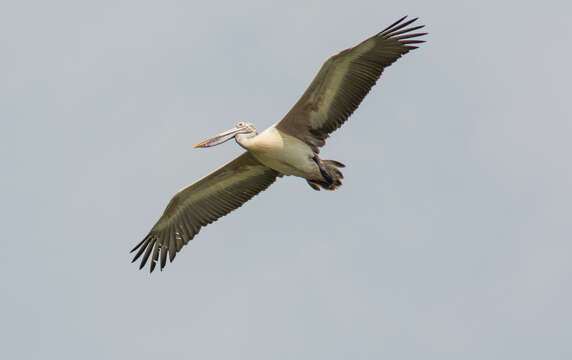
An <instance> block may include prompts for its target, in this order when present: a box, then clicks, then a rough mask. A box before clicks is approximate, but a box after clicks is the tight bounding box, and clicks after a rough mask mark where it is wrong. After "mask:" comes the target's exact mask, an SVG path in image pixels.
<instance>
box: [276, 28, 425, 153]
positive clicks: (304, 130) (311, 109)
mask: <svg viewBox="0 0 572 360" xmlns="http://www.w3.org/2000/svg"><path fill="white" fill-rule="evenodd" d="M404 20H405V17H403V18H401V19H399V20H398V21H396V22H395V23H394V24H392V25H391V26H389V27H388V28H386V29H385V30H383V31H381V32H380V33H378V34H376V35H374V36H372V37H370V38H369V39H367V40H365V41H363V42H361V43H360V44H358V45H356V46H354V47H352V48H349V49H347V50H344V51H342V52H340V53H339V54H337V55H334V56H332V57H331V58H329V59H328V60H327V61H326V62H325V63H324V65H322V68H321V69H320V71H319V72H318V75H316V77H315V78H314V80H313V81H312V83H311V84H310V86H309V87H308V89H307V90H306V91H305V92H304V94H303V95H302V97H301V98H300V100H298V102H297V103H296V104H295V105H294V107H293V108H292V109H291V110H290V111H289V112H288V114H286V116H285V117H284V118H283V119H282V120H280V122H278V123H277V124H276V128H277V129H279V130H281V131H284V132H285V133H288V134H290V135H292V136H295V137H297V138H299V139H300V140H302V141H305V142H306V143H307V144H308V145H310V146H312V148H313V149H314V151H315V152H316V153H317V152H318V151H319V147H321V146H323V145H324V144H325V140H326V138H327V137H328V136H329V134H330V133H332V132H333V131H334V130H336V129H337V128H339V127H340V126H341V125H342V124H343V123H344V122H345V121H346V120H347V119H348V117H350V115H351V114H352V113H353V112H354V110H355V109H357V107H358V106H359V104H360V103H361V101H362V100H363V98H364V97H365V96H366V95H367V93H368V92H369V90H370V89H371V88H372V86H373V85H375V83H376V81H377V79H379V77H380V76H381V73H382V71H383V69H384V68H385V67H387V66H389V65H391V64H392V63H393V62H394V61H395V60H397V59H399V58H400V57H401V55H403V54H406V53H407V52H409V50H412V49H416V48H417V47H416V46H414V45H413V44H417V43H422V42H424V41H423V40H419V39H418V38H419V37H420V36H423V35H426V33H411V32H412V31H415V30H418V29H421V28H422V27H423V25H421V26H414V27H409V28H405V27H406V26H408V25H410V24H411V23H413V22H414V21H415V20H417V18H415V19H412V20H409V21H406V22H403V21H404ZM403 28H405V29H403Z"/></svg>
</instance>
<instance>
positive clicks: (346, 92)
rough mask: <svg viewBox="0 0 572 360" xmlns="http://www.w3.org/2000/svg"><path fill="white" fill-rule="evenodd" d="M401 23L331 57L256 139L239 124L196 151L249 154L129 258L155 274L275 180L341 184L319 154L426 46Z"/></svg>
mask: <svg viewBox="0 0 572 360" xmlns="http://www.w3.org/2000/svg"><path fill="white" fill-rule="evenodd" d="M406 18H407V17H406V16H405V17H403V18H401V19H399V20H397V21H396V22H395V23H393V24H391V25H390V26H388V27H387V28H385V29H384V30H382V31H381V32H379V33H377V34H375V35H374V36H372V37H370V38H368V39H366V40H365V41H363V42H361V43H359V44H358V45H356V46H354V47H352V48H349V49H346V50H344V51H342V52H340V53H338V54H336V55H334V56H332V57H330V58H329V59H328V60H327V61H326V62H325V63H324V64H323V65H322V67H321V69H320V71H319V72H318V74H317V75H316V77H315V78H314V80H313V81H312V83H311V84H310V86H309V87H308V89H306V91H305V92H304V94H302V97H301V98H300V99H299V100H298V102H297V103H296V104H295V105H294V107H293V108H292V109H291V110H290V111H289V112H288V113H287V114H286V116H284V118H283V119H282V120H280V121H279V122H278V123H276V124H274V125H273V126H271V127H269V128H268V129H266V130H264V131H263V132H261V133H259V132H258V131H257V130H256V128H255V127H254V125H253V124H251V123H247V122H239V123H238V124H236V126H235V127H233V128H232V129H230V130H227V131H225V132H223V133H220V134H218V135H216V136H213V137H211V138H209V139H206V140H205V141H202V142H200V143H198V144H197V145H195V146H194V147H195V148H206V147H211V146H215V145H219V144H222V143H224V142H226V141H228V140H230V139H233V138H234V139H235V141H236V142H237V143H238V145H240V146H241V147H243V148H244V149H245V150H246V151H245V152H244V153H243V154H242V155H240V156H239V157H237V158H236V159H234V160H232V161H231V162H229V163H228V164H226V165H224V166H223V167H221V168H219V169H218V170H216V171H214V172H213V173H211V174H209V175H207V176H206V177H204V178H202V179H200V180H198V181H196V182H194V183H193V184H191V185H189V186H187V187H185V188H183V189H182V190H180V191H179V192H177V193H176V194H175V196H173V198H172V199H171V201H170V202H169V204H168V205H167V208H166V209H165V211H164V212H163V215H162V216H161V217H160V218H159V220H158V221H157V223H156V224H155V226H153V228H152V229H151V231H150V232H149V234H148V235H147V236H146V237H145V238H144V239H143V240H142V241H141V242H140V243H139V244H137V246H135V248H133V250H131V252H135V251H137V253H136V254H135V256H134V258H133V262H134V261H136V260H137V259H138V258H139V257H141V256H143V257H142V260H141V265H140V267H139V269H142V268H143V267H144V266H145V264H146V263H147V260H148V259H149V258H151V265H150V272H152V271H153V270H154V269H155V266H156V264H157V263H159V262H160V267H161V270H163V268H164V267H165V264H166V263H167V256H168V257H169V261H171V262H172V261H173V259H174V258H175V256H176V255H177V253H178V252H179V251H181V249H182V248H183V246H184V245H186V244H187V243H188V242H189V241H190V240H191V239H193V237H194V236H195V235H196V234H197V233H198V232H199V230H200V229H201V227H203V226H206V225H207V224H210V223H212V222H214V221H216V220H217V219H218V218H220V217H222V216H224V215H226V214H228V213H229V212H231V211H233V210H234V209H237V208H239V207H240V206H242V205H243V204H244V203H245V202H247V201H248V200H250V199H251V198H252V197H253V196H255V195H257V194H258V193H260V192H261V191H263V190H265V189H266V188H268V187H269V186H270V185H271V184H272V183H273V182H274V181H275V180H276V178H277V177H281V176H284V175H293V176H298V177H301V178H304V179H306V181H307V182H308V184H309V185H310V187H311V188H312V189H314V190H320V189H325V190H335V189H337V188H338V187H340V186H341V185H342V182H341V180H342V179H343V175H342V172H341V171H340V168H343V167H344V165H343V164H342V163H340V162H338V161H335V160H324V159H322V158H320V157H319V156H318V154H319V152H320V148H321V147H322V146H324V145H325V143H326V139H327V138H328V136H329V135H330V133H332V132H333V131H334V130H336V129H338V128H339V127H340V126H341V125H342V124H343V123H344V122H345V121H346V120H347V119H348V117H349V116H350V115H351V114H352V113H353V112H354V110H355V109H357V107H358V106H359V104H360V103H361V101H362V100H363V98H364V97H365V96H366V95H367V93H368V92H369V91H370V89H371V88H372V87H373V85H375V83H376V81H377V80H378V79H379V77H380V76H381V73H382V72H383V69H385V68H386V67H387V66H389V65H391V64H392V63H393V62H394V61H395V60H397V59H398V58H400V57H401V56H402V55H404V54H406V53H407V52H409V51H410V50H413V49H416V48H417V46H415V44H419V43H422V42H424V41H423V40H420V37H421V36H423V35H426V34H427V33H415V32H414V31H415V30H418V29H421V28H423V27H424V26H423V25H420V26H411V27H408V26H409V25H411V24H412V23H413V22H415V21H416V20H417V18H414V19H411V20H407V21H405V20H406Z"/></svg>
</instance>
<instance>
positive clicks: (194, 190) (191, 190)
mask: <svg viewBox="0 0 572 360" xmlns="http://www.w3.org/2000/svg"><path fill="white" fill-rule="evenodd" d="M276 176H278V173H277V172H276V171H275V170H273V169H270V168H269V167H266V166H264V165H262V164H261V163H260V162H258V160H256V159H255V158H254V157H252V155H250V153H248V152H245V153H244V154H242V155H240V156H239V157H237V158H236V159H234V160H233V161H231V162H229V163H228V164H226V165H225V166H223V167H221V168H220V169H218V170H216V171H215V172H213V173H211V174H210V175H208V176H206V177H204V178H202V179H200V180H198V181H197V182H195V183H193V184H191V185H189V186H187V187H186V188H184V189H182V190H180V191H179V192H178V193H176V194H175V196H173V198H172V199H171V201H170V202H169V205H167V208H166V209H165V211H164V212H163V215H162V216H161V218H160V219H159V221H157V223H156V224H155V226H153V228H152V229H151V231H150V232H149V234H148V235H147V236H146V237H145V238H144V239H143V241H141V242H140V243H139V244H138V245H137V246H135V248H133V250H131V252H134V251H136V250H137V249H139V251H138V252H137V254H135V257H134V258H133V261H136V260H137V259H138V258H139V257H140V256H141V255H143V258H142V260H141V266H140V267H139V268H140V269H141V268H143V267H144V266H145V263H146V262H147V260H148V259H149V257H150V256H151V254H152V259H151V267H150V271H153V270H154V269H155V265H156V264H157V262H158V260H159V257H160V258H161V270H162V269H163V268H164V267H165V264H166V262H167V253H168V254H169V259H170V261H173V259H174V258H175V255H176V254H177V253H178V252H179V251H181V248H182V247H183V246H184V245H186V244H187V243H188V242H189V241H190V240H191V239H192V238H193V237H194V236H195V235H196V234H197V233H198V232H199V230H200V229H201V227H203V226H205V225H207V224H210V223H212V222H214V221H216V220H217V219H218V218H220V217H222V216H224V215H226V214H228V213H229V212H231V211H232V210H234V209H237V208H239V207H240V206H242V204H244V203H245V202H247V201H248V200H250V199H251V198H252V197H253V196H254V195H256V194H258V193H259V192H261V191H263V190H265V189H266V188H267V187H268V186H270V185H271V184H272V183H273V182H274V181H275V180H276Z"/></svg>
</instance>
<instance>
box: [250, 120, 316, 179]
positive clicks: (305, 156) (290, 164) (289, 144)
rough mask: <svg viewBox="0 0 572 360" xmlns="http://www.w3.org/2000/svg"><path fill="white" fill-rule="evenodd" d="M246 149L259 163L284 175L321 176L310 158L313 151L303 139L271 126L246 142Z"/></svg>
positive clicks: (312, 155) (308, 177) (313, 177)
mask: <svg viewBox="0 0 572 360" xmlns="http://www.w3.org/2000/svg"><path fill="white" fill-rule="evenodd" d="M246 148H247V149H248V151H250V153H251V154H252V155H253V156H254V157H255V158H256V159H257V160H258V161H260V162H261V163H263V164H264V165H266V166H268V167H269V168H272V169H274V170H276V171H279V172H281V173H282V174H285V175H294V176H300V177H303V178H306V179H319V178H321V174H320V170H319V169H318V166H317V165H316V163H315V162H314V160H313V159H312V158H313V157H314V152H313V151H312V149H311V148H310V147H309V146H308V145H306V143H304V142H303V141H301V140H299V139H297V138H295V137H293V136H290V135H287V134H284V133H282V132H280V131H279V130H276V128H274V127H271V128H268V129H266V130H265V131H264V132H262V133H260V134H259V135H257V136H256V137H254V138H253V139H252V140H250V141H249V142H248V144H247V147H246Z"/></svg>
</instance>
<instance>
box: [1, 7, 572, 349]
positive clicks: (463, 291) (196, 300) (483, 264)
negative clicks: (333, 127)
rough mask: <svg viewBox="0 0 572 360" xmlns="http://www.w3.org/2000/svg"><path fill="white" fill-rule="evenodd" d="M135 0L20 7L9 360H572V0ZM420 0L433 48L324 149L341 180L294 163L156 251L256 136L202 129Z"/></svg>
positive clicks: (6, 60)
mask: <svg viewBox="0 0 572 360" xmlns="http://www.w3.org/2000/svg"><path fill="white" fill-rule="evenodd" d="M10 3H11V4H10ZM118 3H120V2H118V1H108V2H106V1H99V2H92V4H88V3H87V2H76V1H49V2H46V1H36V2H34V1H29V2H23V1H22V2H16V1H13V2H9V3H8V4H7V3H6V2H3V4H2V5H0V44H1V45H2V46H1V50H0V51H1V54H2V55H1V56H0V119H1V122H2V127H1V129H2V131H0V147H1V148H0V150H1V151H0V157H1V164H2V176H1V177H0V184H1V185H2V202H1V205H0V211H1V212H2V219H3V220H2V224H3V234H2V238H3V240H2V241H1V242H0V258H1V260H0V274H2V275H1V280H0V290H1V297H0V309H1V310H0V315H1V321H0V339H2V340H1V344H2V346H1V348H2V354H3V357H4V358H6V359H126V358H136V359H142V360H144V359H156V358H157V356H164V357H165V358H167V357H169V358H173V359H356V358H357V359H361V358H363V359H381V358H386V359H439V360H442V359H460V358H461V359H564V358H571V357H572V345H571V342H570V334H572V307H571V299H572V262H571V260H570V258H571V254H572V242H571V240H572V229H571V227H572V226H571V223H572V221H571V214H572V205H571V204H572V165H571V164H572V161H571V160H570V157H571V154H572V142H571V139H572V116H571V111H570V105H569V102H570V100H571V94H572V70H571V64H572V46H571V44H572V25H571V24H570V20H571V17H570V14H572V2H570V1H564V0H562V1H556V0H555V1H488V0H484V1H478V2H475V1H472V2H470V3H469V2H463V1H431V2H429V1H397V2H396V1H347V0H344V1H329V2H326V1H309V0H305V1H288V2H287V1H280V2H276V3H272V2H269V1H241V2H235V1H229V2H215V1H212V2H210V3H209V4H208V5H205V3H206V2H183V1H177V2H175V1H172V2H169V1H164V2H142V1H131V2H129V1H124V2H121V5H118ZM158 4H161V5H158ZM403 15H410V16H419V17H420V22H421V23H423V24H426V25H427V28H426V30H427V31H428V32H429V33H430V35H429V36H427V41H428V42H427V43H425V44H423V45H422V46H421V48H420V49H419V50H416V51H414V52H411V53H409V54H407V55H405V56H404V57H403V58H401V59H400V60H398V61H397V62H396V63H395V64H394V65H392V66H391V67H390V68H388V69H386V71H385V72H384V75H383V77H382V78H381V80H380V81H379V82H378V84H377V85H376V87H375V88H374V89H373V90H372V91H371V92H370V94H369V95H368V96H367V97H366V99H365V101H364V102H363V103H362V105H361V107H360V108H359V109H358V110H357V111H356V112H355V114H354V115H353V116H352V117H351V118H350V120H349V121H348V122H347V123H346V124H345V125H344V126H343V127H342V128H341V129H340V130H338V131H337V132H336V133H335V134H334V135H333V136H332V137H331V138H330V139H329V140H328V143H327V145H326V147H325V148H323V149H322V152H321V155H322V156H323V157H324V158H326V159H335V160H338V161H341V162H343V163H345V164H346V165H347V168H346V169H344V175H345V179H344V185H343V186H342V187H341V188H340V189H339V190H337V191H335V192H326V191H321V192H315V191H313V190H312V189H310V187H309V186H308V185H307V184H306V182H305V181H303V180H301V179H298V178H292V177H290V178H283V179H280V180H279V181H277V182H276V183H275V184H274V185H272V187H271V188H270V189H269V190H267V191H266V192H264V193H263V194H261V195H260V196H258V197H256V198H254V199H253V200H252V201H251V202H249V203H247V204H246V205H245V206H244V207H242V208H240V209H239V210H237V211H236V212H233V213H232V214H230V215H229V216H227V217H224V218H223V219H221V220H219V221H218V222H216V223H215V224H214V225H210V226H207V227H206V228H204V229H203V230H202V231H201V232H200V233H199V234H198V235H197V237H196V238H195V239H194V240H193V241H192V242H191V243H190V245H188V246H186V247H185V248H184V249H183V251H182V252H181V253H180V254H179V255H178V256H177V259H176V260H175V261H174V262H173V263H172V264H169V265H168V266H167V268H166V269H165V271H163V272H158V271H156V272H155V273H153V274H152V275H149V273H148V271H147V269H146V270H145V271H137V266H136V264H131V263H130V260H131V256H130V255H129V253H128V252H129V250H130V249H131V248H132V247H133V246H134V245H135V244H136V243H137V242H139V241H140V240H141V239H142V237H144V236H145V235H146V234H147V232H148V231H149V229H150V228H151V226H152V225H153V224H154V223H155V221H156V220H157V219H158V217H159V216H160V215H161V213H162V211H163V209H164V207H165V205H166V204H167V202H168V201H169V199H170V198H171V196H172V195H173V194H174V193H175V192H176V191H177V190H178V189H180V188H181V187H183V186H185V185H187V184H189V183H191V182H193V181H195V180H196V179H198V178H200V177H202V176H204V175H206V174H208V173H209V172H210V171H212V170H213V169H215V168H217V167H219V166H220V165H222V164H224V163H225V162H227V161H229V160H230V159H232V158H233V157H234V156H236V155H238V154H240V153H241V151H242V149H240V148H239V146H237V145H236V144H235V143H234V142H229V143H227V144H224V145H221V146H219V147H215V148H211V149H206V150H205V149H201V150H196V149H193V148H192V145H193V144H195V143H197V142H198V141H201V140H203V139H204V138H206V137H209V136H211V135H214V134H217V133H219V132H221V131H223V130H226V129H228V128H230V127H232V126H233V125H234V124H235V123H236V122H238V121H250V122H253V123H254V124H255V125H256V126H257V127H258V129H259V130H263V129H264V128H266V127H268V126H270V125H272V124H273V123H274V122H276V121H278V120H280V119H281V118H282V116H283V115H284V114H285V113H286V112H287V111H288V110H289V109H290V107H291V106H292V105H293V104H294V103H295V102H296V100H297V99H298V97H299V96H300V95H301V93H302V92H303V90H304V89H305V88H306V87H307V85H308V84H309V83H310V81H311V80H312V78H313V76H314V75H315V74H316V72H317V71H318V69H319V67H320V66H321V64H322V63H323V61H324V60H326V59H327V58H328V57H329V56H330V55H332V54H334V53H337V52H338V51H341V50H343V49H345V48H348V47H350V46H353V45H355V44H356V43H358V42H360V41H361V40H363V39H365V38H366V37H368V36H370V35H372V34H374V33H376V32H378V31H379V30H381V29H383V28H385V27H386V26H387V25H389V24H390V23H392V22H393V21H395V20H396V19H398V18H399V17H401V16H403Z"/></svg>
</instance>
